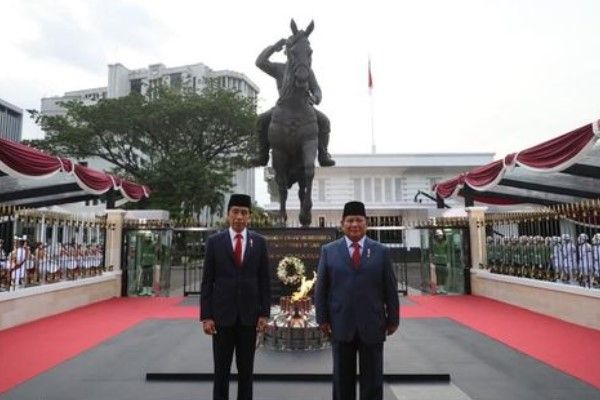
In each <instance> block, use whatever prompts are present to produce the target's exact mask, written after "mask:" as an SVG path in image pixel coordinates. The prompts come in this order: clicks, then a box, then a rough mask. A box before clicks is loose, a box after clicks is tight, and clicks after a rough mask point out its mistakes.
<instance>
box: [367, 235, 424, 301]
mask: <svg viewBox="0 0 600 400" xmlns="http://www.w3.org/2000/svg"><path fill="white" fill-rule="evenodd" d="M367 236H369V237H370V238H371V239H373V240H377V241H378V242H380V243H381V244H383V245H384V246H387V247H389V249H390V253H391V256H392V265H393V268H394V273H395V274H396V279H397V281H398V293H402V294H403V295H404V296H406V295H408V271H409V268H410V265H411V264H413V263H415V262H416V261H418V259H419V257H420V251H419V249H418V248H414V249H411V248H409V247H407V246H406V235H405V228H404V227H402V226H370V227H369V228H368V229H367Z"/></svg>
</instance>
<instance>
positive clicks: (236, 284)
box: [200, 194, 271, 400]
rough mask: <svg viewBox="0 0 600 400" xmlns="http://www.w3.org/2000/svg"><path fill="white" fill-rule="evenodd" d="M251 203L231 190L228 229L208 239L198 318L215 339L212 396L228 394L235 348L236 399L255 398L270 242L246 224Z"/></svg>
mask: <svg viewBox="0 0 600 400" xmlns="http://www.w3.org/2000/svg"><path fill="white" fill-rule="evenodd" d="M250 203H251V200H250V196H247V195H242V194H233V195H232V196H231V199H230V200H229V204H228V206H227V220H228V221H229V228H228V229H225V230H223V231H221V232H218V233H215V234H214V235H211V236H210V237H209V238H208V240H207V241H206V255H205V259H204V275H203V277H202V292H201V295H200V319H201V320H202V328H203V330H204V333H206V334H207V335H212V340H213V361H214V382H213V399H214V400H228V398H229V376H230V371H231V361H232V358H233V352H234V350H235V360H236V365H237V370H238V396H237V398H238V400H251V399H252V375H253V368H254V350H255V346H256V334H257V332H261V331H263V330H264V328H265V326H266V324H267V321H268V318H269V314H270V299H271V293H270V286H269V285H270V277H269V260H268V255H267V244H266V241H265V238H264V237H263V236H261V235H259V234H258V233H256V232H252V231H249V230H248V229H247V228H246V227H247V226H248V223H249V222H250V206H251V204H250Z"/></svg>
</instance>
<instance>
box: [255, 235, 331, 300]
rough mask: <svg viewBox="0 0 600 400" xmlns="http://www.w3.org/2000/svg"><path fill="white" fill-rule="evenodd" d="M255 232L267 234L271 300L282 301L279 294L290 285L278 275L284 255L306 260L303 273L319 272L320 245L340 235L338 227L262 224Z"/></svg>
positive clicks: (306, 274) (287, 289)
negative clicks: (271, 226) (263, 226)
mask: <svg viewBox="0 0 600 400" xmlns="http://www.w3.org/2000/svg"><path fill="white" fill-rule="evenodd" d="M255 231H256V232H258V233H260V234H261V235H263V236H265V238H266V239H267V248H268V251H269V267H270V272H271V304H279V301H280V298H281V297H282V296H286V295H288V294H289V288H288V287H287V286H285V285H284V284H283V283H282V282H281V281H280V280H279V279H278V278H277V266H278V265H279V261H281V260H282V259H283V258H284V257H288V256H294V257H297V258H299V259H300V260H302V262H303V263H304V268H305V271H304V276H306V277H308V278H310V277H312V276H313V271H314V272H315V273H316V271H317V265H318V264H319V257H320V255H321V246H322V245H324V244H325V243H329V242H331V241H333V240H335V239H337V237H338V234H339V231H338V230H337V229H335V228H262V229H255Z"/></svg>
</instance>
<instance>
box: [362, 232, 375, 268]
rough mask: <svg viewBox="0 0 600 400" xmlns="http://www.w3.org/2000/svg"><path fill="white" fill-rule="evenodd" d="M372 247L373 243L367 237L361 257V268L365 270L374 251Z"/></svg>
mask: <svg viewBox="0 0 600 400" xmlns="http://www.w3.org/2000/svg"><path fill="white" fill-rule="evenodd" d="M371 247H373V241H372V240H371V239H369V237H368V236H367V237H365V243H364V248H363V252H362V254H361V257H360V268H365V267H366V266H367V265H368V264H369V260H370V259H371V251H372V249H371Z"/></svg>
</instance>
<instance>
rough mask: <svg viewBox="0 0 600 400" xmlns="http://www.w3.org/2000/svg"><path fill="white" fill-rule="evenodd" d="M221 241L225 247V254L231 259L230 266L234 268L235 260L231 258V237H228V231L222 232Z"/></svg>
mask: <svg viewBox="0 0 600 400" xmlns="http://www.w3.org/2000/svg"><path fill="white" fill-rule="evenodd" d="M221 241H222V242H223V245H224V246H225V252H226V253H227V255H229V258H230V259H231V264H232V265H234V266H235V258H234V257H233V243H231V236H229V229H225V230H224V231H223V234H222V237H221Z"/></svg>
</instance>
